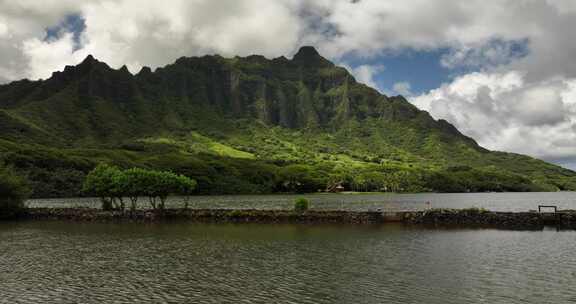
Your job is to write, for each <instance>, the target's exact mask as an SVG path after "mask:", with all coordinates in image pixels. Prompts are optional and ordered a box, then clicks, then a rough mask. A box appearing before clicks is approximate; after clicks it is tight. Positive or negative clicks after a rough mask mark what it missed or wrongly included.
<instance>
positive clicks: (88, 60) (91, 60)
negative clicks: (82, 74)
mask: <svg viewBox="0 0 576 304" xmlns="http://www.w3.org/2000/svg"><path fill="white" fill-rule="evenodd" d="M95 62H99V61H98V60H96V58H94V56H92V54H89V55H88V56H86V58H84V60H82V62H81V63H80V64H81V65H86V64H91V63H95Z"/></svg>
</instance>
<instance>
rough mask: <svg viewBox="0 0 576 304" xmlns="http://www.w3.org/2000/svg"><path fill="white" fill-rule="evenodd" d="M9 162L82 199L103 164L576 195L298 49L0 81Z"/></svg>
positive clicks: (276, 179)
mask: <svg viewBox="0 0 576 304" xmlns="http://www.w3.org/2000/svg"><path fill="white" fill-rule="evenodd" d="M0 130H1V132H0V161H2V162H3V163H5V164H6V165H9V166H11V167H12V168H14V170H16V171H17V172H18V173H19V174H22V175H25V176H26V177H27V178H28V180H30V183H31V187H32V190H33V193H32V195H33V196H36V197H58V196H78V195H83V194H84V193H83V191H82V183H83V181H84V179H85V177H86V175H87V174H88V172H90V171H91V170H92V169H93V168H94V167H96V166H97V165H98V164H100V163H106V164H111V165H115V166H118V167H119V168H142V169H154V170H162V171H171V172H174V173H175V174H180V175H183V176H186V177H189V178H191V179H193V180H195V181H197V183H198V185H197V187H196V190H195V193H198V194H223V193H226V194H232V193H273V192H316V191H333V190H335V189H343V190H346V191H391V192H421V191H437V192H479V191H558V190H576V173H575V172H573V171H571V170H568V169H564V168H561V167H559V166H556V165H553V164H549V163H546V162H544V161H541V160H537V159H534V158H531V157H528V156H523V155H518V154H512V153H503V152H493V151H488V150H486V149H484V148H482V147H480V146H479V145H478V144H477V143H476V142H475V141H474V140H473V139H471V138H469V137H466V136H465V135H463V134H461V133H460V132H459V131H458V130H457V129H456V128H455V127H454V126H452V125H450V124H449V123H448V122H446V121H443V120H439V121H436V120H434V119H433V118H432V117H431V116H430V115H429V114H428V113H427V112H424V111H420V110H418V109H417V108H416V107H415V106H413V105H412V104H411V103H410V102H409V101H407V100H406V99H405V98H403V97H402V96H394V97H388V96H385V95H382V94H380V93H378V92H377V91H376V90H374V89H372V88H369V87H367V86H365V85H363V84H361V83H358V82H356V80H355V79H354V77H352V76H351V75H350V74H349V73H348V72H347V71H346V70H345V69H344V68H341V67H338V66H335V65H334V64H332V63H331V62H330V61H328V60H326V59H325V58H323V57H322V56H320V55H319V54H318V53H317V52H316V50H315V49H314V48H311V47H303V48H302V49H301V50H300V51H299V52H298V53H297V54H296V55H295V56H294V58H292V59H287V58H284V57H280V58H275V59H266V58H264V57H262V56H256V55H254V56H248V57H235V58H223V57H220V56H217V55H215V56H204V57H192V58H186V57H183V58H180V59H178V60H177V61H176V62H175V63H174V64H171V65H168V66H166V67H163V68H159V69H157V70H155V71H152V70H151V69H149V68H143V69H142V70H141V71H140V72H139V73H137V74H135V75H132V74H131V73H130V72H129V71H128V69H127V68H126V67H122V68H120V69H118V70H114V69H112V68H110V67H109V66H108V65H106V64H105V63H103V62H100V61H98V60H96V59H95V58H93V57H92V56H89V57H88V58H86V59H85V60H84V61H83V62H82V63H80V64H79V65H77V66H67V67H66V68H65V69H64V70H63V71H62V72H55V73H54V74H53V75H52V77H50V78H49V79H46V80H39V81H29V80H21V81H17V82H13V83H10V84H6V85H0Z"/></svg>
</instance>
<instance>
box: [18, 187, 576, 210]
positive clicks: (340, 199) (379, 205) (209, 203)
mask: <svg viewBox="0 0 576 304" xmlns="http://www.w3.org/2000/svg"><path fill="white" fill-rule="evenodd" d="M298 197H306V198H308V199H309V200H310V201H311V202H312V206H311V207H312V209H317V210H334V209H339V210H357V211H370V210H377V209H382V210H391V211H401V210H421V209H426V208H429V207H432V208H469V207H478V208H485V209H488V210H492V211H529V210H531V209H537V208H538V205H541V204H546V205H556V206H558V207H559V208H560V209H576V192H540V193H535V192H530V193H448V194H446V193H418V194H380V193H378V194H308V195H284V194H281V195H215V196H193V197H192V198H191V199H190V207H191V208H228V209H252V208H255V209H292V208H293V206H294V200H295V199H296V198H298ZM146 202H147V201H146V199H144V198H143V199H141V200H140V204H141V206H143V207H147V206H148V205H147V203H146ZM428 202H429V203H430V204H427V203H428ZM28 205H29V206H31V207H99V206H100V203H99V201H98V199H95V198H72V199H40V200H30V201H28ZM167 205H168V207H181V206H183V199H182V198H180V197H172V198H170V199H169V200H168V203H167Z"/></svg>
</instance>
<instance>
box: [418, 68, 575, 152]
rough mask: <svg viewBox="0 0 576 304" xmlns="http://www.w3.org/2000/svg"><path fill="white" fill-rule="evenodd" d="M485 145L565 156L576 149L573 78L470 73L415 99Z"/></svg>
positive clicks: (426, 108)
mask: <svg viewBox="0 0 576 304" xmlns="http://www.w3.org/2000/svg"><path fill="white" fill-rule="evenodd" d="M414 103H415V104H416V105H418V106H419V107H420V108H422V109H425V110H427V111H429V112H430V113H431V114H432V115H433V116H434V117H436V118H442V119H446V120H448V121H450V122H452V123H454V124H455V125H456V127H457V128H459V129H460V130H461V131H462V132H463V133H465V134H467V135H470V136H472V137H473V138H475V139H476V140H478V141H479V143H480V144H481V145H483V146H485V147H488V148H490V149H495V150H502V151H512V152H518V153H523V154H530V155H533V156H537V157H540V158H544V159H548V160H569V159H574V158H575V151H576V79H571V80H565V79H553V80H549V81H546V82H539V83H535V84H534V83H527V82H526V80H525V77H524V76H523V75H522V73H519V72H517V71H510V72H507V73H473V74H468V75H464V76H461V77H458V78H457V79H455V80H454V81H453V82H452V83H450V84H445V85H443V86H442V87H440V88H438V89H435V90H432V91H430V92H429V93H428V94H424V95H421V96H418V97H416V98H414Z"/></svg>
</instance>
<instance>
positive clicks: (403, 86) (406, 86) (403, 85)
mask: <svg viewBox="0 0 576 304" xmlns="http://www.w3.org/2000/svg"><path fill="white" fill-rule="evenodd" d="M392 90H394V92H396V93H398V94H400V95H404V96H405V97H407V96H412V86H411V85H410V83H409V82H407V81H400V82H396V83H395V84H394V85H392Z"/></svg>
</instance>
